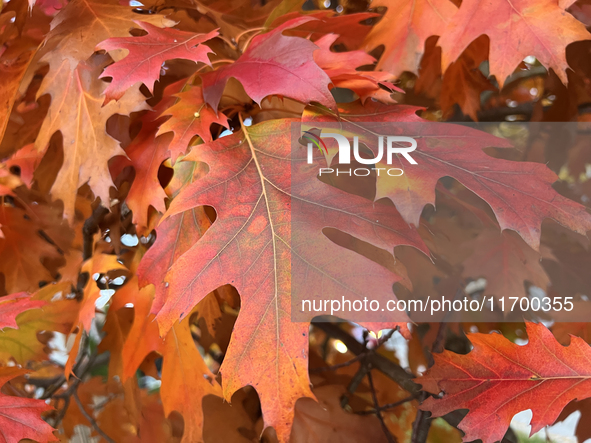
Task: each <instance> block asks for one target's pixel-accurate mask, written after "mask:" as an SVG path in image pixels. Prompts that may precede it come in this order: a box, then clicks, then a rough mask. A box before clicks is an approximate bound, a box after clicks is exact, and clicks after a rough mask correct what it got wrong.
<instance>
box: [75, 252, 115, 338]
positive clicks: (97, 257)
mask: <svg viewBox="0 0 591 443" xmlns="http://www.w3.org/2000/svg"><path fill="white" fill-rule="evenodd" d="M117 269H120V270H125V269H127V268H126V267H125V266H124V265H122V264H121V263H120V262H119V261H118V259H117V256H116V255H111V254H102V253H100V252H97V253H95V254H94V256H93V257H92V258H90V259H89V260H87V261H86V262H85V263H84V264H83V265H82V272H88V275H89V281H88V283H87V285H86V287H85V288H84V300H82V304H81V306H80V323H81V324H82V325H83V326H84V329H85V330H86V331H89V330H90V326H91V323H92V320H93V319H94V316H95V312H96V307H95V304H96V301H97V299H98V298H99V297H100V296H101V289H100V288H99V286H98V285H97V282H96V280H95V278H96V277H97V276H100V275H101V274H106V273H107V272H109V271H114V270H117Z"/></svg>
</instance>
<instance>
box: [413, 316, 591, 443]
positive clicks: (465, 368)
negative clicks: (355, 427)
mask: <svg viewBox="0 0 591 443" xmlns="http://www.w3.org/2000/svg"><path fill="white" fill-rule="evenodd" d="M526 326H527V335H528V337H529V342H528V344H527V345H525V346H519V345H516V344H515V343H512V342H510V341H509V340H507V339H505V338H504V337H503V336H502V335H500V334H496V333H493V334H470V335H468V338H469V339H470V341H471V342H472V345H473V346H474V348H473V349H472V351H471V352H470V353H469V354H467V355H460V354H455V353H453V352H451V351H444V352H443V353H441V354H434V355H433V358H434V359H435V365H434V366H433V367H432V368H431V369H429V370H428V371H427V372H426V373H425V374H424V375H423V376H422V377H420V378H418V379H416V381H417V382H418V383H421V384H422V385H423V388H424V389H425V390H427V391H429V392H433V393H434V394H439V393H440V392H441V391H443V393H444V394H443V397H442V398H441V399H436V398H429V399H427V400H426V401H425V402H424V403H423V405H422V406H421V408H422V409H424V410H426V411H431V413H432V414H433V415H434V416H436V417H439V416H442V415H445V414H447V413H448V412H451V411H453V410H456V409H468V410H469V411H468V414H467V415H466V417H465V418H464V419H463V420H462V422H461V423H460V425H459V428H460V429H461V430H463V431H464V432H465V433H466V435H465V436H464V441H472V440H476V439H482V441H483V442H484V443H493V442H495V441H499V440H501V439H502V438H503V435H505V432H506V431H507V428H508V427H509V423H510V422H511V419H512V418H513V416H514V415H515V414H517V413H518V412H521V411H524V410H526V409H531V411H532V413H533V417H532V420H531V426H532V429H531V434H534V433H536V432H538V431H539V430H540V429H542V428H543V427H544V426H547V425H550V424H552V423H554V421H555V420H556V419H557V418H558V416H559V414H560V412H561V411H562V409H563V408H564V407H565V406H566V405H567V404H568V403H569V402H570V401H572V400H574V399H578V400H582V399H584V398H588V397H590V396H591V369H590V368H589V360H590V359H591V348H589V345H588V344H587V343H585V342H584V341H583V340H582V339H580V338H578V337H572V339H571V344H570V345H569V346H567V347H564V346H562V345H561V344H560V343H558V342H557V341H556V339H555V338H554V336H553V335H552V333H551V332H550V331H549V330H548V329H547V328H546V327H545V326H544V325H542V324H535V323H527V324H526Z"/></svg>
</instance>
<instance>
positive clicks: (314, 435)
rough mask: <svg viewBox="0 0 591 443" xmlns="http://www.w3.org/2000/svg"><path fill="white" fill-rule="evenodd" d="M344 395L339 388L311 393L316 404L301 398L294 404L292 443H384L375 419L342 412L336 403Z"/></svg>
mask: <svg viewBox="0 0 591 443" xmlns="http://www.w3.org/2000/svg"><path fill="white" fill-rule="evenodd" d="M344 394H345V388H344V387H342V386H340V385H335V386H333V385H326V386H321V387H318V388H316V389H314V395H315V396H316V398H317V399H318V402H315V401H314V400H311V399H309V398H304V399H302V400H300V401H299V402H298V403H297V404H296V413H295V419H294V423H293V431H292V433H291V435H290V441H291V442H292V443H338V442H343V441H351V442H353V441H354V442H356V443H384V442H387V441H388V440H387V439H386V435H385V434H384V432H383V431H382V429H381V428H380V426H379V424H378V423H376V421H377V418H376V417H363V416H359V415H355V414H351V413H349V412H346V411H345V410H344V409H343V408H342V407H341V405H340V401H339V399H340V398H341V397H342V396H343V395H344Z"/></svg>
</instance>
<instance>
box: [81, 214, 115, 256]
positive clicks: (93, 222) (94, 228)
mask: <svg viewBox="0 0 591 443" xmlns="http://www.w3.org/2000/svg"><path fill="white" fill-rule="evenodd" d="M108 213H109V210H108V209H107V208H105V207H104V206H102V205H98V206H97V207H96V208H95V209H94V211H93V212H92V215H91V216H90V217H88V218H87V219H86V220H85V221H84V225H83V226H82V236H83V237H84V248H83V253H82V258H83V259H84V260H88V259H89V258H91V257H92V254H93V252H94V238H93V236H94V234H96V233H97V232H98V229H99V224H100V223H101V221H103V218H104V217H105V215H107V214H108Z"/></svg>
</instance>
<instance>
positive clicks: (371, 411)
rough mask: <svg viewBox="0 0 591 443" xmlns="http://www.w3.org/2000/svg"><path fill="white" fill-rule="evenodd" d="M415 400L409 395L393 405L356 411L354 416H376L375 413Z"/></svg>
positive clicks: (414, 396) (415, 397) (414, 397)
mask: <svg viewBox="0 0 591 443" xmlns="http://www.w3.org/2000/svg"><path fill="white" fill-rule="evenodd" d="M416 399H417V396H416V395H411V396H409V397H406V398H403V399H402V400H398V401H396V402H394V403H387V404H385V405H382V406H380V407H379V408H375V409H370V410H368V411H358V412H355V414H357V415H372V414H376V413H377V412H380V411H386V410H388V409H392V408H395V407H396V406H400V405H403V404H404V403H408V402H409V401H413V400H416Z"/></svg>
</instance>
